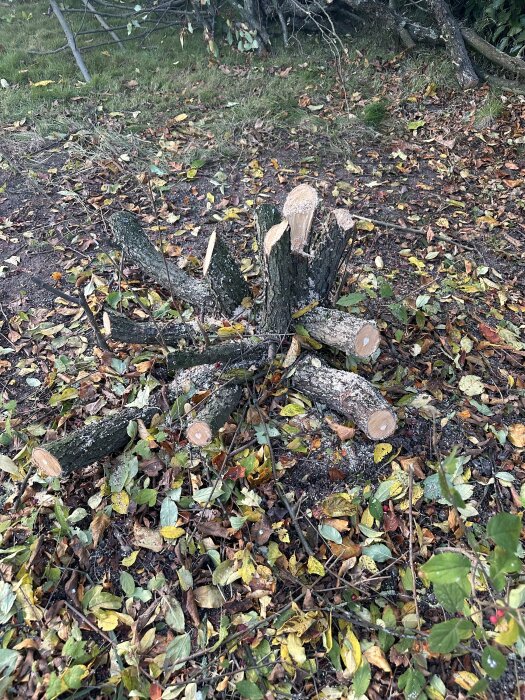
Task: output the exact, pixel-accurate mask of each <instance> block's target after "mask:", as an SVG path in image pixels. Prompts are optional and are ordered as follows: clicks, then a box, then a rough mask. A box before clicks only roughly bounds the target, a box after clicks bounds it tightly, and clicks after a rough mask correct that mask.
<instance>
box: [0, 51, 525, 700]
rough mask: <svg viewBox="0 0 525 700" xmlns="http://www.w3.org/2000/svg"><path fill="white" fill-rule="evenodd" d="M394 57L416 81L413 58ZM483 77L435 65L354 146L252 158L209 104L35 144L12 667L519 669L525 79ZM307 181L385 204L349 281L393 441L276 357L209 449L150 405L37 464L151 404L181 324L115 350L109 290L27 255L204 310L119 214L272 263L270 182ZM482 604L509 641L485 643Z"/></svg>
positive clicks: (12, 292) (2, 468) (12, 243)
mask: <svg viewBox="0 0 525 700" xmlns="http://www.w3.org/2000/svg"><path fill="white" fill-rule="evenodd" d="M389 70H391V73H389V74H388V80H389V86H388V88H389V90H390V91H392V92H395V91H396V90H399V89H400V82H401V80H402V76H401V75H400V73H399V71H398V70H397V67H396V66H395V64H394V65H393V66H390V67H389ZM483 97H484V96H483V91H480V93H478V94H476V96H475V97H472V96H470V97H469V100H471V101H470V102H469V101H468V100H467V98H466V97H465V96H459V97H458V96H454V97H453V98H452V97H451V95H450V94H448V93H447V92H446V91H443V92H441V93H439V92H437V91H436V90H435V89H432V88H431V87H429V86H427V87H426V88H425V89H423V90H422V91H421V92H420V93H418V94H415V95H413V96H410V97H409V98H408V99H407V100H406V101H404V102H402V101H400V102H399V106H398V107H397V108H396V113H395V115H393V116H395V119H396V123H397V124H398V127H399V128H398V129H397V133H396V135H395V136H394V137H393V138H392V139H390V140H386V139H385V138H382V139H375V140H374V141H372V142H371V143H368V144H366V145H364V144H362V143H359V142H357V143H356V144H355V145H353V153H352V158H351V160H345V162H340V163H339V162H336V161H333V162H326V159H324V158H323V157H322V139H320V142H319V143H318V144H316V145H314V144H310V143H308V144H304V143H301V139H300V135H298V136H297V142H296V143H295V144H293V145H289V142H288V141H285V140H280V139H279V138H276V136H279V135H278V134H277V135H275V134H274V135H273V136H272V135H271V134H270V135H268V134H265V135H263V136H262V137H260V138H255V134H252V133H248V134H247V138H246V146H245V151H244V154H243V157H242V158H241V160H240V161H239V165H238V167H237V168H236V169H235V170H234V171H233V172H232V173H231V174H230V175H225V174H224V173H223V171H222V170H221V169H219V164H213V163H204V162H202V161H197V160H194V161H192V162H191V163H190V164H189V166H188V164H185V163H184V160H183V158H181V153H182V152H183V151H184V148H185V147H186V145H187V144H188V143H189V142H192V143H195V142H199V141H202V142H205V141H208V140H209V135H207V134H206V132H205V131H204V130H203V129H201V128H199V127H197V126H196V125H195V123H194V121H193V120H192V119H191V118H189V117H188V115H187V112H184V113H181V114H180V115H178V116H175V117H174V118H173V119H172V120H171V121H170V122H168V123H167V124H165V125H163V126H162V127H160V128H154V127H152V128H150V129H148V131H147V132H146V133H145V134H144V135H143V137H144V138H145V139H147V140H148V141H149V142H150V143H151V144H152V146H153V147H154V149H152V150H154V151H155V150H156V151H157V152H160V153H161V155H160V156H158V157H155V158H154V159H152V161H151V162H150V163H149V165H148V166H147V167H146V166H145V167H142V165H140V166H139V167H137V161H136V160H135V155H136V154H134V153H133V152H132V149H129V150H130V152H129V153H124V152H123V153H120V154H119V153H115V154H114V155H113V157H111V158H93V159H87V158H85V155H83V154H84V153H85V152H84V151H82V150H81V149H79V148H78V147H77V144H78V142H79V139H78V137H74V136H71V137H69V139H68V140H67V141H66V142H65V144H63V146H59V147H58V148H54V149H52V156H51V158H50V157H49V154H46V155H45V157H42V159H41V160H40V161H39V162H38V166H39V169H38V171H37V172H38V174H37V177H36V185H34V186H33V187H32V188H31V189H30V190H28V189H27V187H26V186H21V180H20V177H23V176H21V175H19V174H13V173H12V172H9V171H8V172H7V180H6V188H5V189H4V190H3V192H2V194H1V195H0V216H1V218H0V239H1V240H2V241H3V243H4V244H5V249H6V255H5V257H4V259H3V261H2V263H1V264H0V292H1V293H2V328H1V332H2V347H1V350H0V352H1V356H0V381H1V382H2V394H1V405H0V444H1V446H2V456H1V458H0V474H1V476H0V478H1V480H2V481H1V489H2V505H3V514H2V515H1V516H0V536H1V545H0V571H1V575H2V580H1V583H0V593H1V595H0V624H2V626H3V627H2V629H3V632H2V648H1V649H0V668H1V671H2V673H1V674H0V675H1V678H2V680H0V688H1V689H2V693H5V694H7V693H11V694H12V695H13V694H14V696H18V697H29V696H32V697H45V698H47V700H54V698H58V697H61V696H67V697H81V695H80V692H83V691H84V690H85V689H86V688H87V689H89V692H90V693H91V695H90V697H113V695H114V694H115V693H116V692H119V693H121V695H120V696H122V694H127V695H128V696H134V697H144V698H164V699H165V700H169V699H170V698H177V697H184V698H196V697H199V693H200V697H206V696H207V697H226V696H232V694H233V695H234V696H235V697H242V698H253V699H256V698H264V697H267V698H270V697H289V696H290V695H291V694H293V693H295V694H298V696H299V697H312V698H314V697H315V698H317V697H319V698H351V697H356V698H358V697H362V696H366V697H368V698H371V699H372V700H375V699H376V698H382V697H386V695H387V693H389V692H391V690H392V688H395V691H394V692H396V693H398V695H401V694H402V695H403V696H404V697H406V698H417V697H424V696H423V695H422V693H423V692H424V693H425V694H426V697H429V698H433V699H434V698H435V699H438V700H439V699H440V698H445V697H446V696H447V693H448V694H449V695H453V696H454V697H465V696H466V693H468V692H470V691H472V692H474V693H476V692H479V693H481V694H485V696H488V697H501V696H502V695H503V694H505V695H508V694H509V693H514V692H515V681H513V675H514V676H517V677H518V678H519V677H520V674H521V676H522V675H523V664H522V661H521V657H522V655H523V643H524V642H523V630H522V627H521V622H520V618H519V615H518V614H517V613H516V612H513V611H519V610H520V608H522V606H523V603H524V600H525V593H524V592H523V584H520V583H519V579H518V578H517V577H518V573H519V571H520V570H522V562H521V556H522V551H521V550H520V549H517V541H518V538H519V535H520V529H521V524H520V523H521V521H520V520H519V518H518V517H517V516H520V517H521V513H522V511H523V506H524V503H525V488H524V487H523V481H524V479H523V477H524V473H523V449H524V447H525V438H524V434H525V411H524V401H525V394H524V389H525V376H524V373H523V356H524V354H525V344H524V342H523V312H524V311H525V301H524V298H523V257H524V245H525V236H524V229H523V223H522V221H523V207H524V203H523V198H522V185H523V178H524V176H525V163H524V161H523V155H522V146H521V145H520V144H522V143H523V139H524V138H525V132H524V129H523V124H524V120H525V103H524V101H523V99H522V98H521V97H512V98H505V100H506V102H505V107H506V109H505V110H504V112H503V114H502V116H501V117H499V118H498V119H497V120H496V122H495V123H493V124H492V125H490V126H489V127H486V128H484V129H477V128H476V127H475V125H474V119H475V114H476V110H477V109H478V107H479V105H480V104H481V102H482V100H483ZM301 99H302V101H303V103H304V105H305V108H307V104H308V103H309V101H308V100H307V99H306V98H305V97H304V96H303V98H301ZM342 99H343V98H342V95H338V94H334V95H333V99H332V100H331V101H330V102H329V104H328V105H327V106H326V107H325V109H324V110H323V112H322V114H321V115H320V118H321V119H324V120H326V121H327V122H328V123H329V121H330V119H331V118H333V117H334V116H335V115H336V114H337V113H338V110H340V109H341V106H342ZM352 99H354V100H355V104H356V105H358V103H359V101H360V99H361V98H360V96H352ZM458 114H464V115H465V116H464V119H463V121H461V120H460V124H459V125H458V116H457V115H458ZM182 117H184V118H182ZM115 118H116V117H110V116H109V115H108V116H107V117H106V119H107V128H108V129H109V128H110V125H111V122H112V121H113V120H114V119H115ZM101 123H102V124H103V123H104V116H103V115H102V116H101ZM18 128H20V129H28V128H29V127H28V126H27V125H24V124H23V125H21V126H20V127H18ZM451 133H453V134H454V137H453V138H451V137H450V134H451ZM269 136H271V138H269ZM82 138H83V139H87V140H88V141H89V138H90V137H89V134H88V135H82ZM32 164H33V165H34V162H33V163H32ZM20 170H21V171H22V172H23V171H24V168H23V163H21V166H20ZM221 173H222V175H221ZM26 179H27V176H26ZM305 181H307V182H312V183H315V184H316V186H317V187H318V188H319V190H321V191H322V192H323V196H324V197H325V198H329V199H330V200H331V202H332V203H333V204H334V205H337V206H347V207H349V208H350V209H351V210H352V212H353V213H354V212H355V214H356V215H361V216H362V217H363V219H362V221H361V222H360V224H358V226H357V227H356V229H357V237H356V240H355V241H354V242H353V243H352V253H353V255H352V258H351V260H350V261H349V264H348V267H347V270H346V271H345V274H344V276H343V280H342V286H341V293H340V295H339V299H338V300H336V301H339V302H340V306H341V307H346V308H348V309H349V310H350V311H351V312H352V313H355V314H365V313H366V314H367V316H369V317H373V318H375V319H376V320H377V322H378V326H379V328H380V330H381V333H382V336H383V338H384V342H383V344H382V348H381V350H382V352H381V354H380V355H379V357H378V358H374V360H375V361H374V362H373V363H370V365H368V364H367V363H364V364H363V363H362V364H360V366H359V370H360V372H363V373H364V374H366V375H367V376H368V378H369V379H370V380H371V381H373V382H374V383H375V384H376V386H378V387H379V388H383V389H388V393H389V396H393V397H394V400H395V406H396V411H397V413H398V415H399V417H400V419H401V420H400V428H399V429H398V432H397V433H396V435H395V436H394V437H393V438H392V439H391V440H390V442H388V443H381V444H379V445H375V446H374V445H370V444H369V443H367V441H366V440H364V438H363V437H362V436H360V435H359V433H358V432H355V430H354V426H353V425H352V424H351V423H348V424H344V423H342V422H341V417H340V416H337V415H333V414H330V413H329V412H326V411H325V410H324V409H323V408H322V407H312V406H311V405H310V404H309V402H308V401H307V400H306V399H305V397H302V396H300V395H297V394H295V393H293V392H290V391H288V390H287V389H286V385H285V384H284V383H283V382H282V372H281V371H280V369H279V367H276V368H275V371H274V374H273V375H270V376H268V377H267V378H266V380H265V381H264V382H263V383H262V384H261V385H259V386H257V387H256V390H257V391H258V392H259V394H258V396H257V397H256V398H257V401H258V405H259V408H258V411H257V412H256V415H253V412H252V414H251V415H247V416H245V417H243V416H242V415H234V416H233V417H232V419H231V423H229V424H227V426H226V427H225V429H224V430H223V431H222V432H221V434H220V435H219V436H218V437H217V438H216V439H215V440H214V442H213V443H212V444H211V445H210V446H209V447H208V448H206V449H204V450H202V451H200V452H199V451H196V450H194V449H190V447H189V445H188V444H187V443H186V442H185V440H184V437H183V434H182V432H181V430H180V425H179V424H178V422H177V420H176V419H174V420H172V421H171V422H168V423H167V424H166V425H163V424H159V425H156V426H154V427H153V428H152V429H150V430H149V431H148V430H146V429H145V427H144V426H140V425H138V424H135V425H131V426H130V429H129V435H130V444H129V445H128V448H127V449H126V451H125V452H124V454H123V455H122V456H121V457H116V458H112V459H108V460H105V462H104V463H100V464H95V465H93V466H91V467H88V468H86V469H85V470H84V471H83V472H81V473H78V474H75V475H73V476H72V477H71V478H70V479H68V480H67V481H65V482H62V483H60V482H59V481H58V479H56V478H51V477H45V476H43V475H40V474H38V473H33V472H32V471H31V467H30V463H29V456H30V452H31V449H32V447H34V446H36V445H37V444H41V443H42V442H44V441H46V440H49V439H53V438H54V437H55V436H57V435H60V434H62V433H63V432H64V430H66V429H67V430H68V431H70V430H72V429H74V428H75V427H79V426H80V425H82V424H84V423H85V422H90V421H93V420H96V418H97V417H98V416H102V415H105V414H106V413H107V412H108V411H110V410H115V409H117V410H118V408H120V407H122V406H124V405H128V404H134V405H141V402H144V401H147V396H148V395H149V392H150V391H151V390H152V389H153V388H154V387H155V386H157V385H159V384H161V383H162V382H163V381H164V379H165V376H164V374H163V372H164V368H163V360H162V356H161V354H159V351H158V350H157V349H151V348H138V347H137V346H127V347H125V346H115V348H114V353H113V355H112V356H109V355H107V354H106V353H104V352H102V351H100V350H99V349H98V348H97V347H96V345H95V343H94V339H93V335H92V331H91V329H90V327H89V325H88V324H87V323H86V321H85V318H84V316H83V315H82V313H81V312H80V311H79V309H78V308H77V307H74V306H73V305H69V304H67V303H63V301H62V300H60V299H59V298H57V299H56V300H54V299H53V297H52V295H50V294H41V293H40V292H38V293H37V292H36V289H35V287H34V286H33V285H31V283H30V281H29V280H26V279H25V278H24V277H23V276H22V275H21V274H19V273H18V272H17V268H18V267H19V266H20V264H21V261H22V260H24V263H23V265H24V266H25V267H27V268H29V269H30V271H31V272H32V273H38V274H41V275H42V276H45V277H46V279H48V280H50V281H51V280H52V281H53V284H55V285H56V288H57V289H62V290H69V289H75V288H76V289H77V290H82V291H83V293H84V294H85V296H86V298H87V300H88V303H89V304H90V306H91V308H92V309H93V311H94V312H98V311H99V310H100V309H101V308H102V305H103V304H104V303H107V304H109V305H110V306H112V307H113V308H122V309H124V310H125V311H126V313H127V314H128V315H130V316H131V317H133V318H135V319H137V320H138V319H147V318H148V317H149V316H151V315H153V317H155V318H157V319H162V320H169V319H171V318H178V317H180V316H182V318H184V319H186V320H190V319H191V317H192V315H191V311H190V310H188V309H184V308H183V307H182V306H181V305H180V304H178V303H177V302H173V300H171V299H167V298H165V296H164V295H163V294H162V293H161V292H160V291H158V290H157V288H156V287H155V286H154V285H151V284H150V283H149V282H148V281H147V280H142V279H140V277H139V276H138V275H137V273H136V271H135V270H133V269H132V268H130V267H128V266H127V265H126V264H124V265H123V268H122V274H120V273H119V272H118V268H115V266H114V264H113V262H114V252H113V251H112V250H111V248H110V247H109V246H108V242H107V239H106V237H105V221H106V219H107V216H108V214H109V213H110V212H111V211H112V210H113V209H115V208H121V207H127V208H132V209H134V210H135V211H136V212H137V213H139V214H140V215H141V217H142V220H143V222H144V224H145V225H146V226H147V227H148V228H149V231H150V232H151V235H152V237H153V239H154V240H156V241H161V242H162V245H163V248H164V251H165V254H166V255H167V256H169V257H173V258H175V259H177V261H179V263H180V264H182V265H183V266H184V267H185V268H186V269H188V270H194V271H195V272H197V273H198V270H199V267H200V265H201V263H202V256H203V253H204V250H205V243H206V240H207V237H208V234H209V233H211V231H212V230H213V229H214V228H217V229H218V230H220V231H221V232H222V233H223V234H224V235H225V236H226V237H227V239H228V240H229V242H230V245H231V247H232V248H234V249H235V251H236V254H237V256H238V259H239V261H240V263H241V265H242V269H243V272H244V274H245V275H246V276H247V279H248V280H249V281H250V283H251V284H253V285H254V286H257V284H258V281H257V280H258V261H257V255H256V250H255V243H254V219H253V210H254V206H255V204H256V203H258V202H260V201H263V200H269V201H273V200H277V201H280V202H282V200H283V199H284V196H285V193H286V191H287V188H288V189H289V187H290V186H293V185H295V184H298V183H300V182H305ZM374 221H375V222H378V221H388V222H390V223H391V224H394V226H384V225H382V224H380V223H374ZM3 247H4V246H3ZM26 260H27V262H25V261H26ZM22 290H25V292H26V293H25V294H22V293H21V292H22ZM297 320H298V322H299V321H300V319H297ZM239 330H241V329H239V328H235V327H232V326H228V325H225V326H223V329H222V332H220V333H219V335H222V336H224V337H225V338H227V337H229V336H230V335H233V336H235V335H237V334H238V332H239ZM297 332H298V335H299V336H300V327H298V330H297ZM292 352H297V349H296V350H295V351H292ZM334 359H335V361H336V362H338V363H339V364H340V365H341V366H345V364H346V367H347V368H348V369H355V368H356V367H357V364H356V361H355V360H354V359H353V358H346V360H345V358H342V357H335V358H334ZM19 495H20V498H19V497H18V496H19ZM472 552H474V553H475V554H472ZM516 552H517V553H516ZM473 556H474V560H475V562H477V564H476V566H474V565H473V561H472V557H473ZM484 571H486V575H485V574H483V573H482V572H484ZM505 586H506V587H507V588H506V589H505V590H506V591H507V593H503V590H504V588H505ZM476 626H477V627H478V628H482V629H484V630H485V632H484V634H483V636H482V639H483V643H484V644H485V646H484V650H483V654H482V655H481V654H480V653H479V648H478V647H476V646H474V645H471V644H470V643H469V640H470V638H471V636H472V635H473V633H474V630H475V627H476ZM515 651H517V657H516V658H515V660H514V661H512V662H511V663H508V658H507V657H509V656H510V653H509V652H512V653H514V652H515ZM506 667H507V668H508V670H505V668H506ZM480 683H481V685H479V684H480ZM81 689H82V690H81ZM509 696H510V695H509Z"/></svg>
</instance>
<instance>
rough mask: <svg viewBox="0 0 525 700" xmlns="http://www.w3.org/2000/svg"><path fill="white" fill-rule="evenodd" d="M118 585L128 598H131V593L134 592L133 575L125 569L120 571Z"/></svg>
mask: <svg viewBox="0 0 525 700" xmlns="http://www.w3.org/2000/svg"><path fill="white" fill-rule="evenodd" d="M120 587H121V588H122V590H123V591H124V593H125V595H127V596H128V598H131V597H132V596H133V593H135V581H134V579H133V576H132V575H131V574H129V573H128V572H127V571H121V572H120Z"/></svg>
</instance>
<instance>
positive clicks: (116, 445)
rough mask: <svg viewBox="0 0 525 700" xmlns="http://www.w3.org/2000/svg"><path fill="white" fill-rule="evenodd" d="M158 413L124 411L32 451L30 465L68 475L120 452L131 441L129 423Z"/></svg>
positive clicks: (148, 408) (148, 409) (154, 410)
mask: <svg viewBox="0 0 525 700" xmlns="http://www.w3.org/2000/svg"><path fill="white" fill-rule="evenodd" d="M159 412H160V411H159V409H158V408H157V407H156V406H146V407H145V408H123V409H121V410H120V411H118V412H117V413H115V414H113V415H110V416H107V417H105V418H102V419H101V420H99V421H97V422H96V423H90V424H89V425H86V426H84V427H83V428H81V429H80V430H75V431H73V432H71V433H69V434H68V435H66V436H65V437H62V438H60V439H59V440H54V441H53V442H49V443H46V444H44V445H42V446H41V447H37V448H35V449H34V450H33V455H32V459H33V462H34V463H35V464H36V465H37V467H39V468H40V469H41V470H42V471H43V472H44V473H47V474H49V475H54V474H56V475H57V476H67V475H68V474H70V473H71V472H73V471H75V470H77V469H81V468H82V467H85V466H87V465H88V464H92V463H93V462H96V461H97V460H98V459H101V458H102V457H106V456H107V455H109V454H112V453H114V452H119V451H121V450H122V449H123V448H124V447H125V446H126V445H127V444H128V442H129V439H130V438H129V436H128V433H127V428H128V424H129V422H130V421H132V420H139V419H141V420H143V421H144V422H146V423H147V422H149V421H151V419H152V418H153V416H154V415H155V413H159ZM53 460H56V462H54V461H53ZM53 469H54V470H55V472H53Z"/></svg>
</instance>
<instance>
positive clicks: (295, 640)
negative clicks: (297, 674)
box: [286, 634, 306, 666]
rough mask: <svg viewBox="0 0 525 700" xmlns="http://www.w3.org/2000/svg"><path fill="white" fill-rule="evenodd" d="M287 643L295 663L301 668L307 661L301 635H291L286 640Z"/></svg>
mask: <svg viewBox="0 0 525 700" xmlns="http://www.w3.org/2000/svg"><path fill="white" fill-rule="evenodd" d="M286 643H287V646H288V652H289V654H290V656H291V657H292V659H293V660H294V661H295V663H296V664H298V665H299V666H300V665H301V664H304V662H305V661H306V652H305V650H304V646H303V643H302V642H301V639H300V637H299V635H297V634H289V635H288V637H287V639H286Z"/></svg>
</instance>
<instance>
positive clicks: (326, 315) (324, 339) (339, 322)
mask: <svg viewBox="0 0 525 700" xmlns="http://www.w3.org/2000/svg"><path fill="white" fill-rule="evenodd" d="M299 322H300V323H302V325H303V326H304V327H305V328H306V330H307V331H308V333H309V334H310V335H311V336H312V338H315V340H318V341H319V342H320V343H324V344H325V345H328V346H330V347H332V348H336V349H337V350H341V351H342V352H344V353H346V354H347V355H355V356H356V357H370V355H373V354H374V352H375V351H376V350H377V348H378V347H379V341H380V336H379V331H378V330H377V327H376V325H375V323H373V322H372V321H367V320H365V319H361V318H357V317H356V316H352V315H351V314H348V313H346V312H344V311H337V310H336V309H326V308H324V307H322V306H317V307H316V308H315V309H312V310H311V311H308V313H306V314H304V315H303V316H301V317H300V318H299Z"/></svg>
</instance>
